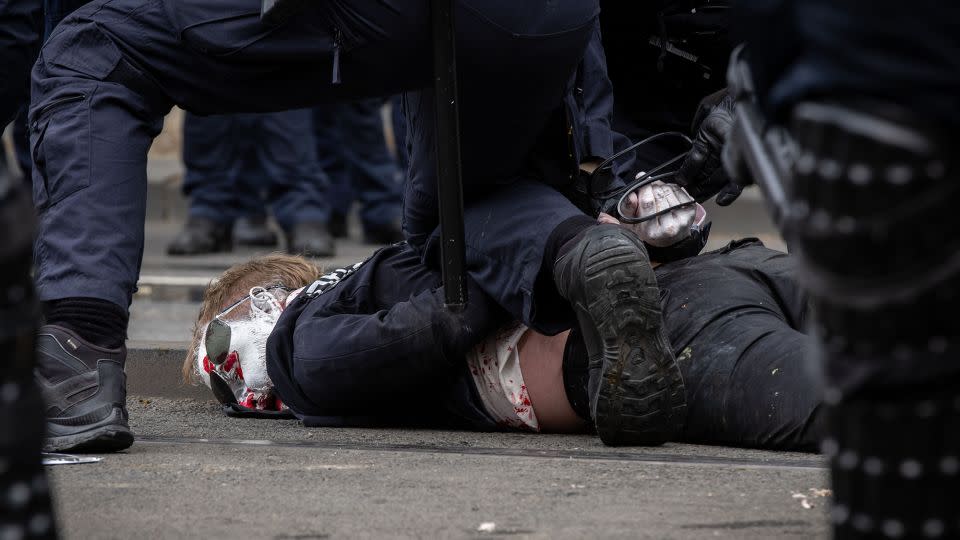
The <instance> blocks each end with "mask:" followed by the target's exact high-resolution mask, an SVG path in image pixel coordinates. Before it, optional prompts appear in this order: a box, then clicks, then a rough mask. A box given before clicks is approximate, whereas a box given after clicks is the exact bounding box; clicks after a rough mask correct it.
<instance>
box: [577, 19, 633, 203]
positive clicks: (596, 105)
mask: <svg viewBox="0 0 960 540" xmlns="http://www.w3.org/2000/svg"><path fill="white" fill-rule="evenodd" d="M573 93H574V97H575V98H576V99H575V101H576V107H577V109H578V111H577V113H578V114H577V115H576V116H577V117H579V120H580V122H579V124H580V125H579V126H577V127H576V128H575V131H577V135H576V136H577V137H578V138H579V141H577V142H578V145H577V146H578V147H579V157H580V162H581V163H583V162H586V161H601V160H604V159H606V158H608V157H610V156H612V155H613V154H614V153H616V152H617V151H619V150H622V149H624V148H626V147H627V146H629V145H630V140H629V139H628V138H627V137H626V136H624V135H623V134H621V133H619V132H617V131H615V130H614V129H613V127H612V126H611V119H612V116H613V83H611V82H610V77H609V75H608V74H607V56H606V53H605V52H604V50H603V42H602V40H601V34H600V21H599V19H598V20H597V22H596V23H595V25H594V30H593V36H592V37H591V39H590V43H589V44H588V45H587V50H586V52H585V54H584V57H583V61H582V62H581V63H580V67H579V69H578V71H577V75H576V79H575V83H574V88H573ZM633 161H634V160H633V158H632V156H631V154H628V155H626V156H624V157H623V158H621V159H618V160H617V161H616V162H615V163H614V164H613V169H612V172H613V174H612V175H601V178H600V179H598V184H599V185H597V186H595V188H596V189H597V191H606V190H611V189H616V188H617V187H620V186H623V185H624V181H625V180H627V179H628V177H630V176H632V174H631V171H632V169H633ZM613 202H615V201H613ZM594 204H595V205H596V208H595V210H598V211H607V210H609V207H610V204H611V203H610V201H596V202H595V203H594Z"/></svg>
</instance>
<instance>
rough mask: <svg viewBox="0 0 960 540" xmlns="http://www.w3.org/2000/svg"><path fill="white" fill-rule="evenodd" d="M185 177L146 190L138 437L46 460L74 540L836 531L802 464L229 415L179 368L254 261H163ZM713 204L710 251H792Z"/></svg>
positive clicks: (750, 216) (135, 353)
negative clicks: (190, 343)
mask: <svg viewBox="0 0 960 540" xmlns="http://www.w3.org/2000/svg"><path fill="white" fill-rule="evenodd" d="M156 167H157V166H155V167H154V169H156ZM155 172H156V171H155ZM161 172H162V171H161ZM164 174H167V173H164ZM176 174H177V171H176V170H175V168H173V169H171V170H170V171H169V173H168V176H169V178H167V177H164V178H166V179H164V180H162V181H156V182H151V190H150V201H151V202H150V210H149V212H148V216H149V220H148V226H147V238H146V241H147V245H146V253H145V256H144V268H143V273H142V278H141V283H140V292H139V293H138V294H137V296H136V297H135V299H134V302H133V306H132V307H131V313H132V318H131V325H130V341H129V342H128V346H129V348H130V351H131V353H130V358H129V360H128V366H127V374H128V385H129V389H130V392H131V396H130V397H129V400H128V402H129V407H130V415H131V427H132V428H133V429H134V431H135V433H136V434H137V437H138V439H137V443H136V444H135V445H134V446H133V447H132V448H131V449H130V450H128V451H126V452H122V453H119V454H113V455H107V456H104V457H105V459H104V461H102V462H100V463H96V464H89V465H70V466H55V467H51V468H50V471H51V476H52V481H53V486H54V492H55V495H56V503H57V506H58V510H59V512H58V519H59V521H60V524H61V531H62V532H63V533H64V536H65V537H66V538H132V537H144V538H184V537H189V538H199V537H205V538H233V539H236V538H277V539H281V538H302V539H309V538H354V537H360V538H368V537H369V538H383V537H386V538H421V537H440V538H477V537H488V536H516V537H524V538H526V537H529V538H581V537H599V538H713V537H725V538H738V539H739V538H779V537H798V538H813V537H824V536H826V534H827V532H828V530H827V521H826V518H825V513H824V509H825V506H826V501H827V499H826V498H825V495H826V492H825V491H824V488H826V487H827V477H826V471H825V470H824V469H823V462H822V460H821V459H820V458H819V457H818V456H813V455H808V454H796V453H778V452H763V451H755V450H744V449H734V448H723V447H707V446H696V445H685V444H668V445H666V446H663V447H659V448H609V447H604V446H603V445H602V444H600V442H599V441H598V440H597V439H596V438H594V437H591V436H587V435H577V436H571V435H564V436H549V435H528V434H516V433H468V432H454V431H430V430H402V429H346V428H342V429H319V428H313V429H308V428H304V427H303V426H301V425H300V424H299V423H298V422H296V421H275V420H248V419H232V418H227V417H225V416H224V415H223V414H222V413H221V412H220V409H219V406H218V405H217V404H216V403H214V402H212V401H211V400H210V396H209V394H208V391H207V390H206V389H205V388H201V387H196V386H189V385H183V384H182V383H180V381H179V365H180V362H181V360H182V358H183V356H184V351H185V342H186V340H187V339H188V338H189V335H190V329H191V328H192V325H193V322H194V320H195V317H196V313H197V309H198V302H199V299H200V295H201V294H202V290H203V288H204V286H205V285H206V284H207V283H208V282H209V281H210V280H211V279H214V278H215V277H216V276H217V275H218V274H219V273H220V272H221V271H223V270H224V269H225V268H226V267H227V266H229V265H231V264H235V263H236V262H240V261H242V260H246V259H247V258H249V257H251V256H253V255H255V254H256V253H259V252H257V251H253V250H240V251H237V252H235V253H230V254H218V255H211V256H203V257H184V258H173V257H168V256H166V255H165V254H164V247H165V245H166V243H167V242H168V241H169V240H170V239H171V238H172V237H173V235H174V234H175V233H176V231H177V230H178V228H179V226H180V223H181V221H182V218H183V203H182V201H181V200H180V199H179V198H178V196H177V195H176V192H175V190H174V189H173V188H174V187H175V184H176ZM154 176H155V177H160V176H162V175H161V174H160V173H157V174H155V175H154ZM711 210H713V214H712V215H713V219H714V230H713V234H712V240H711V243H710V246H709V248H710V249H712V248H715V247H719V246H721V245H723V244H725V243H726V242H728V241H729V240H731V239H733V238H739V237H743V236H759V237H760V238H761V239H763V240H764V241H765V242H766V243H767V244H768V245H770V246H771V247H777V248H781V249H782V248H783V244H782V242H781V241H780V239H779V237H778V236H777V235H776V233H775V232H774V231H773V229H772V227H771V225H770V222H769V220H768V219H767V218H766V214H765V212H764V210H763V208H762V206H761V203H760V201H759V199H758V198H756V197H755V196H750V195H748V196H746V197H745V198H744V200H743V201H740V202H738V203H737V205H736V206H734V207H733V208H730V209H715V208H711ZM357 232H358V231H356V224H354V238H356V237H357V236H358V234H356V233H357ZM338 249H339V252H338V256H337V257H335V258H331V259H327V260H320V261H318V262H320V263H321V264H323V265H325V266H342V265H344V264H347V263H352V262H355V261H357V260H359V259H362V258H363V257H365V256H366V255H367V254H369V253H370V252H371V251H372V249H373V247H372V246H366V245H363V244H360V243H359V242H357V241H355V240H348V241H341V242H339V244H338ZM481 528H482V529H484V530H486V531H487V532H484V531H481V530H479V529H481Z"/></svg>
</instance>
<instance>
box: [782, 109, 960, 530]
mask: <svg viewBox="0 0 960 540" xmlns="http://www.w3.org/2000/svg"><path fill="white" fill-rule="evenodd" d="M867 111H869V112H867ZM877 111H882V112H879V113H878V112H877ZM906 118H907V117H905V116H904V115H902V114H900V113H898V112H894V111H889V110H886V109H884V108H878V107H875V106H870V107H863V108H858V107H847V106H839V105H826V104H816V103H804V104H800V105H798V106H797V107H796V108H795V109H794V119H793V120H794V124H793V129H792V131H793V133H794V134H795V135H796V138H797V141H798V143H799V145H800V154H799V157H798V159H797V162H796V164H795V168H794V177H793V179H792V183H791V185H789V186H788V193H789V196H790V201H791V206H790V208H789V210H788V212H787V217H786V220H785V226H784V229H785V230H784V233H785V236H786V237H787V241H788V243H789V244H790V246H791V249H792V251H793V252H794V253H796V254H797V255H798V256H799V259H800V261H801V268H802V271H801V278H802V279H803V281H804V284H805V286H806V287H807V288H808V289H809V290H810V293H811V301H812V304H813V306H812V307H813V308H814V312H815V314H816V322H815V328H814V332H815V334H816V335H817V337H818V338H819V339H818V341H819V345H818V350H817V353H818V355H819V356H820V358H821V360H822V366H823V369H824V380H825V384H826V389H825V399H826V401H827V405H828V407H829V409H828V410H829V416H830V419H831V420H830V425H831V427H830V429H829V435H828V437H827V438H826V439H825V440H824V442H823V450H824V453H825V454H826V455H827V456H828V457H829V458H830V463H831V470H832V475H833V486H834V506H833V511H832V514H831V515H832V518H833V522H834V530H835V535H836V537H837V538H863V537H871V538H873V537H880V538H882V537H889V538H924V537H926V538H947V537H957V536H960V497H956V496H954V495H948V494H956V493H958V492H960V316H958V315H957V309H958V306H960V235H958V234H956V228H957V227H956V220H957V215H958V214H957V212H956V209H955V208H954V207H953V204H954V202H955V201H957V200H960V174H958V168H957V161H956V158H955V157H954V156H956V155H957V154H956V143H955V142H953V141H950V139H948V138H946V137H943V136H940V135H938V134H937V132H936V131H935V130H934V129H931V128H930V127H928V126H921V125H917V124H916V123H913V122H911V121H909V120H908V119H906ZM950 145H953V147H951V146H950Z"/></svg>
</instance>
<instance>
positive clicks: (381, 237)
mask: <svg viewBox="0 0 960 540" xmlns="http://www.w3.org/2000/svg"><path fill="white" fill-rule="evenodd" d="M402 240H403V228H401V227H400V222H399V221H391V222H389V223H384V224H382V225H371V224H366V223H365V224H364V225H363V241H364V242H366V243H368V244H395V243H397V242H400V241H402Z"/></svg>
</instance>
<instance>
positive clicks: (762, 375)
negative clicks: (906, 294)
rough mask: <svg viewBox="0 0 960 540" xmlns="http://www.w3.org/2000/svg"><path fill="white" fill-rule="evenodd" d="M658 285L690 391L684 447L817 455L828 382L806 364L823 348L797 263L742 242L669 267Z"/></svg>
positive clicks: (660, 275)
mask: <svg viewBox="0 0 960 540" xmlns="http://www.w3.org/2000/svg"><path fill="white" fill-rule="evenodd" d="M657 280H658V281H659V284H660V290H661V291H662V292H661V303H662V307H663V314H664V321H665V324H666V328H667V331H668V333H669V335H670V342H671V343H672V344H673V351H674V354H675V355H676V357H677V361H678V362H679V363H680V370H681V372H682V373H683V378H684V383H685V384H686V388H687V407H688V410H689V412H688V414H687V426H686V428H685V429H684V432H683V438H684V440H687V441H690V442H698V443H706V444H729V445H735V446H753V447H758V448H774V449H790V450H813V449H815V448H816V445H817V443H818V442H819V438H820V437H821V436H822V434H823V428H824V425H823V422H824V420H823V414H822V407H821V390H820V389H821V383H820V377H819V374H818V373H816V371H815V370H813V369H811V366H810V364H809V363H808V362H807V361H806V360H807V357H808V356H809V355H810V354H811V352H812V350H813V349H812V345H813V340H812V338H810V337H809V336H807V335H806V333H805V325H806V323H807V297H806V294H805V293H804V292H803V291H802V290H801V289H800V287H799V285H798V283H797V278H796V261H795V259H794V258H793V257H790V256H788V255H786V254H785V253H781V252H778V251H774V250H771V249H767V248H765V247H764V246H763V244H761V243H760V242H759V241H757V240H742V241H739V242H732V243H731V244H730V245H728V246H727V247H725V248H723V249H720V250H717V251H714V252H711V253H704V254H702V255H700V256H697V257H693V258H690V259H686V260H682V261H677V262H674V263H670V264H666V265H663V266H661V267H659V268H657Z"/></svg>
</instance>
